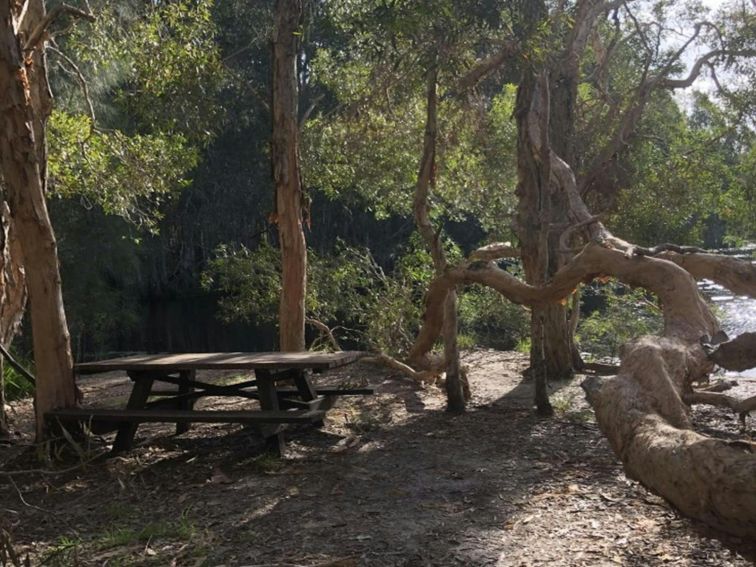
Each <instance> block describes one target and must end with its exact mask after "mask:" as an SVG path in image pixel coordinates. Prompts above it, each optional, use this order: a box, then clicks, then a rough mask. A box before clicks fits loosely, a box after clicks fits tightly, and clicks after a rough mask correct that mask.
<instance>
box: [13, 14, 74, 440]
mask: <svg viewBox="0 0 756 567" xmlns="http://www.w3.org/2000/svg"><path fill="white" fill-rule="evenodd" d="M29 10H32V11H31V12H30V11H29ZM43 15H44V5H43V4H42V2H41V0H32V1H31V2H30V3H29V7H28V9H27V16H26V18H30V17H32V16H34V17H38V18H41V17H42V16H43ZM16 16H17V14H15V13H12V12H11V7H10V3H9V2H0V101H2V104H1V105H0V121H1V122H0V123H1V124H2V127H1V128H0V163H1V164H2V171H3V178H4V182H5V186H6V190H7V193H8V195H7V197H8V204H9V205H10V209H11V215H12V216H13V220H14V222H15V224H16V228H17V230H18V237H19V240H20V242H21V248H22V251H23V257H24V265H25V268H26V278H27V289H28V291H29V301H30V307H31V309H30V310H31V321H32V334H33V344H34V360H35V363H36V368H37V377H38V380H37V388H36V392H35V411H36V417H37V437H38V438H40V439H41V438H44V434H45V432H44V414H45V412H46V411H48V410H50V409H53V408H57V407H70V406H74V405H75V404H76V388H75V384H74V377H73V361H72V357H71V346H70V338H69V334H68V327H67V325H66V316H65V312H64V309H63V295H62V292H61V280H60V272H59V269H58V255H57V245H56V242H55V234H54V232H53V228H52V224H51V223H50V216H49V214H48V211H47V203H46V202H45V185H46V164H45V163H44V161H43V160H44V155H45V151H44V147H45V138H44V124H45V121H46V119H47V116H46V115H45V114H40V113H39V112H38V109H39V110H40V111H42V112H49V108H50V104H49V101H46V100H44V99H43V98H42V97H45V96H47V97H49V96H50V95H49V90H48V89H47V88H46V80H45V87H44V88H42V87H40V84H39V82H40V81H41V80H42V79H41V78H42V77H45V76H46V72H45V69H44V58H43V57H37V55H33V56H32V57H27V58H26V60H24V58H23V56H22V46H21V37H19V35H18V34H17V33H16V28H15V26H14V23H15V17H16ZM25 21H26V22H28V23H26V24H25V26H26V25H28V26H32V25H34V24H32V23H31V20H25ZM36 23H39V20H37V22H36ZM36 49H42V47H37V48H36ZM32 79H33V80H34V81H35V83H32V82H31V80H32ZM44 93H46V94H44ZM45 109H46V110H45ZM39 136H41V138H40V137H39Z"/></svg>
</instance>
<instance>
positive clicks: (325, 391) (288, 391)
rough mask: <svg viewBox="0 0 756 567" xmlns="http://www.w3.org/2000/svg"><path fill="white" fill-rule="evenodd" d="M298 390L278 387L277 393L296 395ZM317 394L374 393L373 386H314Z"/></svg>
mask: <svg viewBox="0 0 756 567" xmlns="http://www.w3.org/2000/svg"><path fill="white" fill-rule="evenodd" d="M298 393H299V392H298V391H297V390H292V389H279V390H278V394H279V395H281V396H287V397H291V396H296V395H297V394H298ZM315 393H316V394H317V395H318V396H372V395H373V394H375V390H373V388H315Z"/></svg>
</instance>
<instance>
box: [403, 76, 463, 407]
mask: <svg viewBox="0 0 756 567" xmlns="http://www.w3.org/2000/svg"><path fill="white" fill-rule="evenodd" d="M427 79H428V82H427V93H426V105H427V106H426V119H425V134H424V136H423V155H422V156H421V158H420V169H419V171H418V174H417V186H416V187H415V198H414V202H413V214H414V217H415V226H417V231H418V232H419V233H420V236H421V237H422V238H423V241H424V242H425V245H426V246H427V247H428V251H429V252H430V254H431V257H432V259H433V269H434V271H435V273H436V275H441V274H443V272H444V270H445V269H446V266H447V260H446V253H445V252H444V247H443V245H442V244H441V239H440V237H441V234H440V231H436V230H434V228H433V224H432V222H431V218H430V204H429V202H428V197H429V195H430V190H431V188H433V187H435V185H436V145H437V138H438V67H437V66H436V65H435V64H434V65H433V67H432V68H431V69H429V71H428V77H427ZM443 317H444V332H443V338H444V368H445V369H446V384H445V387H446V400H447V410H448V411H450V412H454V413H461V412H464V411H465V406H466V399H465V385H466V383H465V380H466V378H465V377H464V376H463V375H462V368H461V365H460V361H459V345H458V343H457V326H458V325H457V292H456V290H455V291H452V292H451V293H449V295H448V297H447V298H446V302H445V303H444V307H443ZM468 389H469V386H468Z"/></svg>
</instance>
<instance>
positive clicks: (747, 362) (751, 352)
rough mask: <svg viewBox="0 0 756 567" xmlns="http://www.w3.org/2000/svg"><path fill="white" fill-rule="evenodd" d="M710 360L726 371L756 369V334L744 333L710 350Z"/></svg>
mask: <svg viewBox="0 0 756 567" xmlns="http://www.w3.org/2000/svg"><path fill="white" fill-rule="evenodd" d="M709 358H710V359H711V360H712V361H714V362H715V363H716V364H717V365H719V366H721V367H722V368H724V369H725V370H734V371H736V372H742V371H743V370H748V369H749V368H753V367H756V333H743V334H741V335H738V336H737V337H735V338H734V339H732V340H729V341H726V342H723V343H720V344H718V345H716V346H714V347H713V348H712V349H710V350H709Z"/></svg>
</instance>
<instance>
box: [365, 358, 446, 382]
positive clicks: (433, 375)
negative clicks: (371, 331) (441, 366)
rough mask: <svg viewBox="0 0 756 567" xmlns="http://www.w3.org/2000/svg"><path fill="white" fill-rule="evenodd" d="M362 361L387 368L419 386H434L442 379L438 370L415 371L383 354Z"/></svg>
mask: <svg viewBox="0 0 756 567" xmlns="http://www.w3.org/2000/svg"><path fill="white" fill-rule="evenodd" d="M362 361H363V362H369V363H373V364H381V365H383V366H387V367H388V368H391V369H392V370H396V371H398V372H401V373H402V374H404V375H405V376H407V377H409V378H412V379H413V380H415V381H416V382H419V383H421V384H436V383H437V382H439V381H440V380H441V379H442V371H440V370H415V369H414V368H412V367H411V366H408V365H406V364H404V363H403V362H401V361H399V360H397V359H395V358H393V357H391V356H389V355H387V354H383V353H378V354H375V355H373V356H369V357H366V358H363V359H362Z"/></svg>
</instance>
